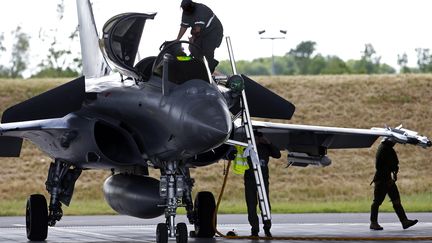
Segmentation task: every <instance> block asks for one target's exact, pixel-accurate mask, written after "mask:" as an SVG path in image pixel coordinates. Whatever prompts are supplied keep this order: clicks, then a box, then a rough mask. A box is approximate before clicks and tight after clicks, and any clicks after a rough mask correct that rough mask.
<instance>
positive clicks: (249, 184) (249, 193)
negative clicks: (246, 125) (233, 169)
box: [244, 132, 281, 237]
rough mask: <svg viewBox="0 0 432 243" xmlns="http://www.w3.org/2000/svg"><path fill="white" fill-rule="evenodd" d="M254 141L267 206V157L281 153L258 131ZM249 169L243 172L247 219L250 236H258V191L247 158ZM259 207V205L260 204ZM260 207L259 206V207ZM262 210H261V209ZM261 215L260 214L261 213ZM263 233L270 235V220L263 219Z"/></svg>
mask: <svg viewBox="0 0 432 243" xmlns="http://www.w3.org/2000/svg"><path fill="white" fill-rule="evenodd" d="M255 141H256V145H257V150H258V157H259V159H260V164H261V171H262V176H263V180H264V186H265V189H266V192H267V198H268V199H269V208H270V210H271V206H270V197H269V169H268V162H269V158H270V157H273V158H276V159H278V158H280V157H281V153H280V151H279V149H278V148H277V147H276V146H274V145H273V144H272V143H271V142H270V141H269V140H268V139H267V138H266V137H264V136H263V134H262V133H260V132H255ZM248 164H249V169H248V170H246V171H245V174H244V186H245V197H246V204H247V210H248V220H249V224H250V225H251V236H258V233H259V221H258V216H257V204H258V193H257V187H256V182H255V175H254V171H253V166H252V161H251V160H250V158H248ZM260 207H261V206H260ZM260 209H261V208H260ZM261 212H262V210H261ZM261 216H262V215H261ZM263 224H264V227H263V229H264V233H265V235H266V236H267V237H272V234H271V232H270V228H271V221H270V220H264V219H263Z"/></svg>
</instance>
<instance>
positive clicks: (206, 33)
mask: <svg viewBox="0 0 432 243" xmlns="http://www.w3.org/2000/svg"><path fill="white" fill-rule="evenodd" d="M181 8H182V9H183V14H182V21H181V25H180V30H179V33H178V36H177V39H176V40H180V39H181V38H182V37H183V35H184V34H185V32H186V30H187V29H188V28H191V35H192V37H190V38H189V41H190V42H192V43H194V44H196V45H197V46H199V47H200V48H201V50H202V52H203V53H202V54H203V55H204V56H205V57H206V59H207V61H208V63H209V67H210V70H211V72H212V73H213V71H214V69H215V68H216V66H217V65H218V64H219V62H218V61H216V60H215V59H214V52H215V49H216V48H217V47H219V46H220V44H221V43H222V38H223V27H222V24H221V22H220V21H219V19H218V18H217V17H216V15H215V14H214V13H213V11H212V10H211V9H210V8H209V7H207V6H206V5H204V4H201V3H195V2H193V1H192V0H182V2H181ZM190 51H191V53H192V55H194V56H196V55H197V53H196V48H193V47H190Z"/></svg>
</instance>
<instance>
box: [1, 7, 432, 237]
mask: <svg viewBox="0 0 432 243" xmlns="http://www.w3.org/2000/svg"><path fill="white" fill-rule="evenodd" d="M76 3H77V7H78V19H79V31H80V42H81V48H82V55H83V74H84V76H82V77H79V78H77V79H75V80H72V81H70V82H68V83H66V84H64V85H61V86H59V87H56V88H54V89H52V90H49V91H47V92H45V93H43V94H40V95H38V96H35V97H33V98H31V99H29V100H27V101H24V102H22V103H20V104H17V105H15V106H12V107H10V108H9V109H7V110H6V111H4V112H3V115H2V119H1V124H0V157H19V156H20V153H21V146H22V142H23V139H24V138H25V139H28V140H30V141H31V142H33V143H34V144H36V145H37V146H38V147H39V148H40V149H41V150H42V151H43V152H45V153H46V154H47V155H48V156H49V157H51V158H52V159H53V162H52V163H51V165H50V168H49V171H48V176H47V181H46V188H47V191H48V193H49V194H50V199H49V202H48V203H47V200H46V199H45V197H44V196H43V195H40V194H34V195H31V196H30V197H29V198H28V200H27V207H26V229H27V237H28V239H29V240H45V239H46V238H47V234H48V226H51V227H53V226H55V224H56V222H57V221H59V220H60V219H61V218H62V216H63V212H62V205H63V204H64V205H66V206H69V204H70V202H71V199H72V195H73V192H74V185H75V182H76V181H77V180H78V178H79V176H80V174H81V173H82V172H83V171H84V170H90V169H91V170H96V169H97V170H110V171H112V175H111V176H110V177H109V178H108V179H106V181H105V182H104V186H103V190H104V194H105V198H106V201H107V202H108V204H109V205H110V206H111V207H112V208H113V209H114V210H115V211H117V212H118V213H120V214H125V215H130V216H134V217H138V218H143V219H147V218H154V217H158V216H160V215H162V214H164V215H165V217H166V221H165V222H161V223H160V224H158V225H157V228H156V241H157V242H163V243H165V242H167V241H168V238H176V240H177V242H182V243H183V242H187V241H188V230H187V226H186V224H185V223H184V222H181V223H177V224H176V222H175V216H176V211H177V208H178V207H185V208H186V212H187V217H188V220H189V223H191V224H193V225H194V226H195V236H196V237H204V238H211V237H213V236H214V234H215V230H214V228H213V212H214V210H215V200H214V196H213V195H212V194H211V193H210V192H206V191H203V192H199V193H198V194H197V196H196V198H195V200H193V198H192V188H193V186H194V183H195V181H194V179H193V178H191V176H190V170H191V169H200V167H205V166H208V165H211V164H213V163H217V162H218V161H219V160H221V159H224V158H225V157H226V156H227V154H229V151H230V150H231V149H232V145H233V144H239V145H243V146H247V147H251V148H252V152H253V151H256V149H255V150H254V148H255V141H254V136H253V134H254V132H256V131H259V132H261V133H263V134H265V136H266V137H267V138H268V139H269V140H271V141H272V142H273V143H274V144H275V145H276V146H278V147H279V149H280V150H287V151H289V155H288V161H289V163H290V165H293V166H307V165H311V164H312V165H321V166H327V165H329V164H330V162H331V160H330V159H329V158H328V157H327V150H328V149H341V148H367V147H370V146H371V145H372V144H373V143H374V142H375V141H376V140H377V138H379V137H386V138H389V139H392V140H393V141H395V142H398V143H409V144H415V145H419V146H422V147H430V146H431V141H430V140H429V139H428V138H427V137H424V136H420V135H418V134H417V133H416V132H413V131H410V130H407V129H404V128H402V127H397V128H372V129H353V128H335V127H320V126H306V125H292V124H288V123H274V122H263V121H254V120H252V119H251V117H258V118H267V119H284V120H289V119H290V118H291V117H292V116H293V114H294V111H295V106H294V105H293V104H291V103H290V102H289V101H287V100H285V99H283V98H282V97H280V96H278V95H277V94H275V93H273V92H272V91H270V90H268V89H266V88H265V87H263V86H261V85H260V84H258V83H257V82H255V81H253V80H252V79H250V78H248V77H247V76H245V75H238V74H237V73H236V70H235V61H234V56H233V54H232V47H231V45H230V44H229V45H228V49H229V51H230V56H231V60H232V67H233V75H231V76H227V77H224V78H218V77H214V76H212V74H211V73H210V71H209V68H208V64H207V61H206V59H205V57H203V56H202V55H200V54H199V52H198V54H197V55H196V56H191V55H190V54H187V53H186V52H187V51H188V48H197V50H199V47H197V46H194V44H193V43H188V42H186V41H181V42H165V43H164V44H163V45H162V46H161V51H160V53H159V54H158V55H157V56H150V57H146V58H144V59H142V60H136V57H137V50H138V46H139V43H140V40H141V36H142V31H143V29H144V25H145V24H146V22H147V21H149V20H152V19H154V18H155V16H156V14H143V13H124V14H120V15H117V16H114V17H113V18H111V19H110V20H108V21H107V22H106V24H105V25H104V26H103V29H102V36H101V37H100V38H99V36H98V34H97V31H96V25H95V21H94V18H93V13H92V8H91V4H90V2H89V0H77V1H76ZM228 43H230V42H229V40H228ZM156 48H157V47H156ZM251 157H252V159H253V161H254V170H255V171H256V173H255V175H256V178H258V179H259V176H260V171H259V168H260V166H256V158H257V155H256V153H255V154H254V153H251ZM254 158H255V159H254ZM149 168H154V169H157V170H159V171H160V177H159V178H152V177H150V176H149V173H148V171H149ZM257 188H259V185H258V187H257ZM261 189H262V188H261ZM262 194H263V195H265V193H263V192H261V193H260V195H262ZM266 200H267V199H266V198H264V200H263V201H264V202H265V201H266ZM268 213H269V212H268ZM267 217H270V215H269V214H268V215H267Z"/></svg>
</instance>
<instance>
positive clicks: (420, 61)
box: [415, 48, 432, 73]
mask: <svg viewBox="0 0 432 243" xmlns="http://www.w3.org/2000/svg"><path fill="white" fill-rule="evenodd" d="M415 50H416V52H417V65H418V67H419V71H420V72H422V73H427V72H432V55H431V54H430V53H429V49H427V48H416V49H415Z"/></svg>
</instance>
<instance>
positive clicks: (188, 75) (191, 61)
mask: <svg viewBox="0 0 432 243" xmlns="http://www.w3.org/2000/svg"><path fill="white" fill-rule="evenodd" d="M155 15H156V14H142V13H124V14H120V15H117V16H114V17H113V18H111V19H110V20H108V21H107V22H106V24H105V25H104V27H103V36H102V39H101V40H100V46H101V49H102V52H103V54H104V57H105V59H106V60H107V62H108V63H109V64H110V65H111V66H112V67H115V68H116V69H117V70H118V72H119V73H120V74H122V75H123V76H126V77H129V78H132V79H134V80H135V81H137V82H146V81H148V80H149V79H150V78H151V77H153V76H156V77H160V78H161V79H164V80H168V81H169V82H172V83H175V84H182V83H184V82H186V81H188V80H191V79H199V80H204V81H207V82H210V79H211V73H210V71H209V68H208V64H207V61H206V60H205V58H203V56H202V55H200V54H199V53H200V51H199V47H197V46H195V45H193V44H192V43H189V42H187V41H172V42H165V43H163V44H162V45H161V47H160V48H159V49H160V53H159V54H158V56H150V57H146V58H144V59H142V60H140V61H139V62H137V63H136V64H135V59H136V56H137V52H138V47H139V43H140V41H141V36H142V31H143V29H144V25H145V22H146V20H147V19H153V18H154V17H155ZM190 48H196V49H195V50H198V51H194V52H193V53H195V55H192V54H191V53H192V52H190V51H189V50H190ZM188 52H189V53H190V54H188ZM196 53H198V54H196Z"/></svg>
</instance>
